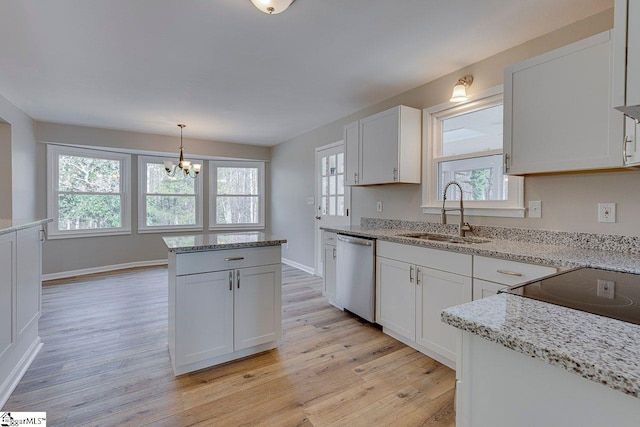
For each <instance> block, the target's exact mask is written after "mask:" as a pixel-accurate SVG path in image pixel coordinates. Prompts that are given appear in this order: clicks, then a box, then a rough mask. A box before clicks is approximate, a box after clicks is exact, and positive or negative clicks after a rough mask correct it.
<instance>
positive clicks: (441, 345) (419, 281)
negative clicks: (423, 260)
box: [416, 267, 472, 361]
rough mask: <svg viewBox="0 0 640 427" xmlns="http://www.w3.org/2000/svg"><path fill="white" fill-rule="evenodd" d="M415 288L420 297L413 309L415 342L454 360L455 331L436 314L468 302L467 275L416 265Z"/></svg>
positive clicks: (468, 284)
mask: <svg viewBox="0 0 640 427" xmlns="http://www.w3.org/2000/svg"><path fill="white" fill-rule="evenodd" d="M416 288H417V289H418V298H419V299H420V300H421V303H420V306H421V309H420V310H419V311H417V312H416V313H417V315H418V321H417V327H418V329H417V342H418V344H420V345H421V346H423V347H426V348H427V349H429V350H431V351H433V352H435V353H437V354H440V355H442V356H443V357H445V358H446V359H448V360H451V361H454V360H456V345H457V339H458V331H457V330H456V329H455V328H454V327H452V326H449V325H447V324H446V323H444V322H442V321H441V320H440V314H441V313H442V310H444V309H445V308H448V307H453V306H456V305H460V304H464V303H466V302H469V301H471V296H472V290H471V277H468V276H462V275H460V274H453V273H448V272H445V271H440V270H435V269H433V268H423V267H417V270H416Z"/></svg>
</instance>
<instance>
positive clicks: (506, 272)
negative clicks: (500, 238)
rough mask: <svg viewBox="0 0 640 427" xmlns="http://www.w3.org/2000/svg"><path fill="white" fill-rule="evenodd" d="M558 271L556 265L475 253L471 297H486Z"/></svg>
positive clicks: (475, 298)
mask: <svg viewBox="0 0 640 427" xmlns="http://www.w3.org/2000/svg"><path fill="white" fill-rule="evenodd" d="M557 272H558V269H557V268H556V267H551V266H547V265H538V264H528V263H524V262H518V261H510V260H506V259H499V258H490V257H483V256H479V255H475V256H474V257H473V299H474V300H477V299H481V298H486V297H488V296H491V295H495V294H497V293H498V291H499V290H500V289H504V288H507V287H509V286H515V285H519V284H522V283H526V282H530V281H532V280H536V279H540V278H542V277H545V276H549V275H551V274H555V273H557Z"/></svg>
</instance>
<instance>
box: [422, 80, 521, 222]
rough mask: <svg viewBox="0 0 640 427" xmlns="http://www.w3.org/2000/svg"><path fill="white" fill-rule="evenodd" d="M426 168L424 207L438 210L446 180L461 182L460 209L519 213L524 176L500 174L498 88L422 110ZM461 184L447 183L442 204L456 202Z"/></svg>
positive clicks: (473, 212) (500, 107)
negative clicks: (474, 98) (459, 102)
mask: <svg viewBox="0 0 640 427" xmlns="http://www.w3.org/2000/svg"><path fill="white" fill-rule="evenodd" d="M424 118H425V120H424V123H425V128H426V129H425V135H426V146H425V147H424V148H425V152H426V157H427V159H426V162H425V167H426V172H425V173H424V183H423V206H422V207H423V212H424V213H440V209H441V208H442V196H443V191H444V188H445V186H446V185H447V183H448V182H450V181H457V182H458V183H459V184H460V185H461V187H462V190H463V191H462V199H463V200H464V204H465V212H466V213H467V212H468V214H469V215H479V216H511V217H523V216H524V207H523V182H524V181H523V178H521V177H514V176H507V175H504V170H503V164H504V163H503V156H502V132H503V130H502V129H503V126H502V123H503V102H502V88H494V89H491V90H489V91H487V92H485V93H484V94H482V95H481V96H479V97H477V98H476V100H474V101H471V102H468V103H465V104H462V105H456V104H453V103H447V104H443V105H440V106H436V107H433V108H430V109H428V110H425V113H424ZM457 200H460V190H459V189H458V187H457V186H450V187H449V190H448V192H447V206H448V205H449V203H451V205H457V203H458V202H456V201H457Z"/></svg>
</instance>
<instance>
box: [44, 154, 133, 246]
mask: <svg viewBox="0 0 640 427" xmlns="http://www.w3.org/2000/svg"><path fill="white" fill-rule="evenodd" d="M61 155H66V156H76V157H89V158H94V159H104V160H117V161H119V162H120V191H119V193H112V194H119V195H120V203H121V204H120V206H121V211H120V224H121V226H120V227H117V228H116V227H114V228H102V229H95V228H94V229H86V230H60V229H59V228H58V221H59V215H58V214H59V212H58V193H59V159H60V156H61ZM47 177H48V182H47V216H48V217H49V218H53V221H52V222H50V223H49V224H47V231H48V232H47V235H48V238H50V239H66V238H77V237H98V236H117V235H126V234H131V155H129V154H125V153H117V152H112V151H102V150H94V149H88V148H78V147H70V146H65V145H53V144H48V145H47ZM87 194H101V193H87Z"/></svg>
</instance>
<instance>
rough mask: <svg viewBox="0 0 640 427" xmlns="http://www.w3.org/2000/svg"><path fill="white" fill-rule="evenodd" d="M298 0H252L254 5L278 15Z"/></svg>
mask: <svg viewBox="0 0 640 427" xmlns="http://www.w3.org/2000/svg"><path fill="white" fill-rule="evenodd" d="M294 1H296V0H251V2H252V3H253V5H254V6H255V7H257V8H258V9H260V10H261V11H263V12H264V13H268V14H269V15H276V14H278V13H281V12H284V11H285V10H287V8H288V7H289V6H291V4H292V3H293V2H294Z"/></svg>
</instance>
